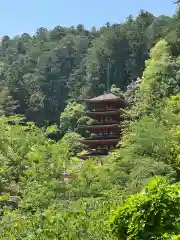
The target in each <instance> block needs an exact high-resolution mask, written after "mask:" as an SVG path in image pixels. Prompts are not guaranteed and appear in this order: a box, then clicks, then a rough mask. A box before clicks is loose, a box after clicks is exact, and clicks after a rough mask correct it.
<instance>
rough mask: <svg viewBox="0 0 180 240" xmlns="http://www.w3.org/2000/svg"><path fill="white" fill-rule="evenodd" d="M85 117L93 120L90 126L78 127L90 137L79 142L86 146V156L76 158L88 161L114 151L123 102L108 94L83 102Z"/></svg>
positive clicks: (118, 136)
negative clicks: (85, 108) (90, 158)
mask: <svg viewBox="0 0 180 240" xmlns="http://www.w3.org/2000/svg"><path fill="white" fill-rule="evenodd" d="M85 103H86V106H87V109H88V110H87V111H86V115H87V116H89V117H90V118H92V119H93V122H92V124H91V125H86V126H79V128H81V129H82V128H83V129H86V130H87V131H89V132H90V134H91V137H90V138H88V139H83V140H79V141H80V142H81V143H82V144H83V145H86V147H85V148H86V149H87V150H88V153H87V154H84V155H81V156H78V157H80V158H81V159H88V158H89V157H92V156H104V155H108V153H109V151H110V150H112V149H114V148H115V147H116V146H117V144H118V142H119V139H120V135H121V127H120V122H121V121H122V120H123V117H122V116H121V111H120V109H121V108H123V107H124V101H123V100H122V99H120V97H118V96H116V95H114V94H112V93H108V94H104V95H101V96H98V97H94V98H91V99H86V100H85Z"/></svg>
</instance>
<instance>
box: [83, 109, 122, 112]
mask: <svg viewBox="0 0 180 240" xmlns="http://www.w3.org/2000/svg"><path fill="white" fill-rule="evenodd" d="M117 110H118V109H117V108H96V109H95V108H92V109H88V110H86V112H87V113H89V112H113V111H117Z"/></svg>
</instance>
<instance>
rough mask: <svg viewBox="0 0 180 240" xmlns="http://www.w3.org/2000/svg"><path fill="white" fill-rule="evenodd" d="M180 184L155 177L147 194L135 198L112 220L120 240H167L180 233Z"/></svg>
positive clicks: (140, 194)
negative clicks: (170, 236)
mask: <svg viewBox="0 0 180 240" xmlns="http://www.w3.org/2000/svg"><path fill="white" fill-rule="evenodd" d="M179 190H180V185H179V184H174V185H169V184H168V182H167V181H166V180H164V179H162V178H155V179H154V180H152V182H150V183H149V185H148V186H147V187H146V188H145V189H144V191H143V192H141V193H138V194H137V195H135V196H131V197H130V198H129V199H128V200H127V201H126V202H125V203H124V205H122V206H121V207H120V208H119V209H118V210H117V213H116V215H115V217H113V219H112V229H113V232H114V233H116V235H117V238H118V239H128V240H130V239H132V240H133V239H137V240H141V239H165V238H161V236H162V235H164V234H165V233H168V234H178V233H179V231H180V217H179V216H180V204H179V202H180V195H179Z"/></svg>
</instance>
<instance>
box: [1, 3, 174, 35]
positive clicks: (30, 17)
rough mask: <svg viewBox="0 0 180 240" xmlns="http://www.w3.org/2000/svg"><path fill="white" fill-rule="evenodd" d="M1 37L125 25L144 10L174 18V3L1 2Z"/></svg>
mask: <svg viewBox="0 0 180 240" xmlns="http://www.w3.org/2000/svg"><path fill="white" fill-rule="evenodd" d="M0 9H1V13H0V23H1V27H0V36H3V35H9V36H14V35H18V34H22V33H24V32H27V33H30V34H32V33H34V32H36V29H37V28H39V27H46V28H48V29H51V28H53V27H55V26H57V25H61V26H71V25H74V26H76V25H77V24H79V23H82V24H84V26H85V27H86V28H91V27H92V26H96V27H97V28H99V27H100V26H102V25H103V24H105V23H106V22H108V21H109V22H110V23H115V22H122V21H124V20H125V19H126V17H127V16H128V15H130V14H132V15H137V13H138V12H139V11H140V10H141V9H145V10H147V11H149V12H152V13H154V14H155V15H161V14H165V15H172V14H173V13H174V12H175V5H174V4H173V3H172V0H110V1H109V0H89V1H87V0H16V1H15V0H0Z"/></svg>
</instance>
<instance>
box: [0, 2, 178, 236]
mask: <svg viewBox="0 0 180 240" xmlns="http://www.w3.org/2000/svg"><path fill="white" fill-rule="evenodd" d="M176 4H177V5H178V3H176ZM179 66H180V8H178V6H177V10H176V13H175V14H174V15H173V16H172V17H169V16H164V15H162V16H158V17H155V16H154V15H153V14H151V13H149V12H147V11H144V10H141V11H140V13H139V15H138V16H137V17H136V18H134V17H133V16H131V15H130V16H129V17H127V19H126V21H125V22H124V23H122V24H113V25H111V24H110V23H107V24H105V26H103V27H101V28H100V29H96V28H95V27H93V28H92V29H91V30H86V29H85V28H84V26H83V25H82V24H79V25H78V26H77V27H73V26H72V27H69V28H68V27H67V28H64V27H61V26H57V27H55V28H54V29H52V30H47V29H46V28H43V27H41V28H39V29H38V30H37V32H36V34H35V35H33V36H30V35H29V34H28V33H24V34H22V35H21V36H15V37H13V38H10V37H9V36H4V37H3V38H2V41H1V44H0V133H1V134H0V160H1V161H0V207H1V208H0V210H1V212H0V239H2V240H5V239H7V240H16V239H17V240H20V239H22V240H26V239H27V240H42V239H43V240H50V239H52V240H58V239H60V240H116V239H119V240H148V239H149V240H150V239H155V240H165V239H167V240H168V239H169V240H177V239H180V194H179V193H180V124H179V123H180V67H179ZM112 86H113V88H112ZM110 89H112V90H113V89H114V90H117V91H118V93H120V94H122V95H123V96H124V99H125V102H126V108H125V110H124V113H123V114H124V115H125V116H127V117H126V118H125V119H126V120H125V121H124V123H123V136H122V138H121V140H120V144H119V146H118V147H117V149H116V150H114V151H112V152H111V153H110V154H109V155H108V156H106V157H104V158H103V164H102V165H99V164H97V160H98V159H97V158H95V157H94V158H91V159H88V160H87V161H82V160H80V159H79V158H78V157H77V156H76V153H77V152H80V151H81V150H82V148H81V147H82V146H81V144H80V143H78V139H79V138H80V137H82V136H83V135H84V134H85V133H84V132H80V131H79V130H78V128H77V126H78V124H80V123H81V124H82V123H86V122H87V121H89V119H87V117H86V116H85V114H84V113H85V106H84V105H83V104H82V102H81V101H80V100H82V99H84V98H87V97H93V96H98V95H100V94H102V93H104V92H107V91H110ZM64 170H66V171H67V172H68V173H69V174H72V176H73V178H72V179H71V180H69V181H64V179H63V178H62V174H63V172H64Z"/></svg>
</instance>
